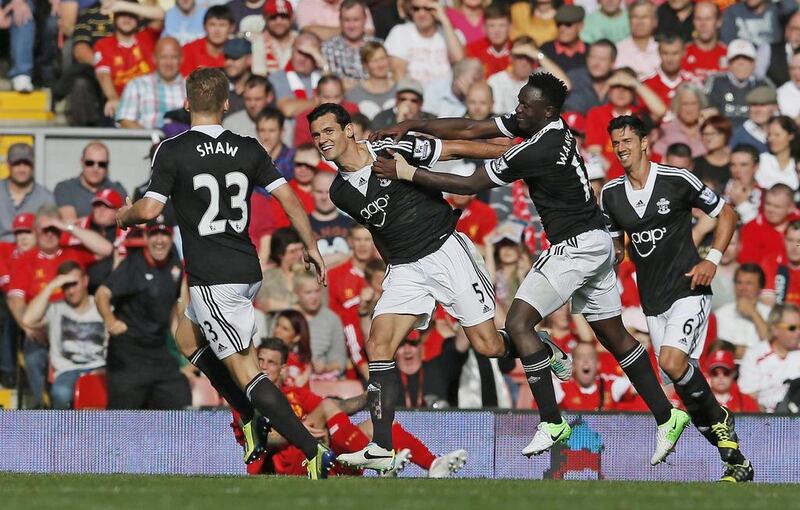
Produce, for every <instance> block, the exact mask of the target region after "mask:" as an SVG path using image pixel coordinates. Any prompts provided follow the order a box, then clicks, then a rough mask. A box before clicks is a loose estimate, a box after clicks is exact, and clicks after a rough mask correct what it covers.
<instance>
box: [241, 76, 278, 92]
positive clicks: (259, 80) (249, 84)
mask: <svg viewBox="0 0 800 510" xmlns="http://www.w3.org/2000/svg"><path fill="white" fill-rule="evenodd" d="M256 87H264V91H265V92H266V93H267V94H269V93H270V92H272V83H270V82H269V80H268V79H266V78H264V77H263V76H259V75H257V74H254V75H253V76H251V77H249V78H248V79H247V81H245V82H244V88H246V89H254V88H256Z"/></svg>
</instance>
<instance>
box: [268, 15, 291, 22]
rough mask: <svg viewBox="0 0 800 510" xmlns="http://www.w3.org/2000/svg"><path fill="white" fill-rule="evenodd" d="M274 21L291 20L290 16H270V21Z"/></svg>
mask: <svg viewBox="0 0 800 510" xmlns="http://www.w3.org/2000/svg"><path fill="white" fill-rule="evenodd" d="M274 19H289V15H288V14H276V15H275V16H270V17H269V20H270V21H272V20H274Z"/></svg>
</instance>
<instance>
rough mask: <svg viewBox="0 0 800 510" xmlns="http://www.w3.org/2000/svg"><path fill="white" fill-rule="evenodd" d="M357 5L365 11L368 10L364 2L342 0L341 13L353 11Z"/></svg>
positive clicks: (359, 0) (360, 0)
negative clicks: (348, 10) (347, 10)
mask: <svg viewBox="0 0 800 510" xmlns="http://www.w3.org/2000/svg"><path fill="white" fill-rule="evenodd" d="M357 5H360V6H361V8H362V9H364V11H367V10H368V9H367V6H366V5H365V4H364V2H363V0H342V4H341V5H340V6H339V12H342V11H343V10H345V9H352V8H353V7H355V6H357Z"/></svg>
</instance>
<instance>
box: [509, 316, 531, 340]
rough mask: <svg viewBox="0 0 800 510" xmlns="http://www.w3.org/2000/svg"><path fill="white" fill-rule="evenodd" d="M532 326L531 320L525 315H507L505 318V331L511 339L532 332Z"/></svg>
mask: <svg viewBox="0 0 800 510" xmlns="http://www.w3.org/2000/svg"><path fill="white" fill-rule="evenodd" d="M533 326H534V325H533V324H532V323H531V321H529V320H527V319H526V318H525V317H521V316H518V315H515V316H512V315H509V316H508V317H507V318H506V331H507V332H508V334H509V335H511V338H512V340H513V339H514V338H519V337H520V336H524V335H526V334H532V333H533Z"/></svg>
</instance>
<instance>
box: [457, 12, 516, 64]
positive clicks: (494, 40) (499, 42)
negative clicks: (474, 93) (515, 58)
mask: <svg viewBox="0 0 800 510" xmlns="http://www.w3.org/2000/svg"><path fill="white" fill-rule="evenodd" d="M483 29H484V31H485V32H486V37H484V38H483V39H478V40H477V41H473V42H471V43H469V44H467V47H466V53H467V57H470V58H477V59H478V60H480V61H481V62H482V63H483V70H484V75H485V76H491V75H493V74H494V73H499V72H500V71H504V70H505V69H506V68H507V67H508V66H509V64H510V63H511V39H510V37H509V34H510V33H511V14H509V12H508V7H507V6H506V5H504V4H500V3H492V4H491V5H489V6H488V7H487V8H486V10H484V12H483Z"/></svg>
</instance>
